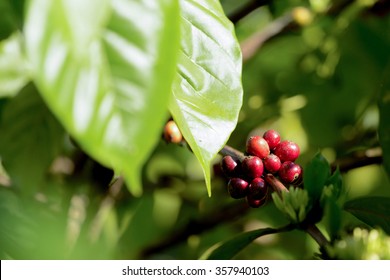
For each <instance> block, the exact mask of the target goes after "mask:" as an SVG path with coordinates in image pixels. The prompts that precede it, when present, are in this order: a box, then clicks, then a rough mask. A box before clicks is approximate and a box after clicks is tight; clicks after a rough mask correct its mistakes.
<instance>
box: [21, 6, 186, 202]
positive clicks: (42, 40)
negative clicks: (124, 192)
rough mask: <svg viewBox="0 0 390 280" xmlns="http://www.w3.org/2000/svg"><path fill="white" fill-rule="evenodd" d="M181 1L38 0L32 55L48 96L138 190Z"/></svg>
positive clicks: (166, 81) (93, 151)
mask: <svg viewBox="0 0 390 280" xmlns="http://www.w3.org/2000/svg"><path fill="white" fill-rule="evenodd" d="M179 23H180V22H179V6H178V2H177V0H161V1H146V0H132V1H130V0H112V1H109V0H98V1H96V0H84V1H51V0H32V1H30V2H29V6H28V9H27V18H26V23H25V35H26V36H25V37H26V49H27V54H28V58H29V60H30V62H31V65H32V69H33V71H34V75H35V82H36V83H37V85H38V87H39V89H40V91H41V93H42V96H43V97H44V99H45V101H46V102H47V103H48V105H49V107H50V108H51V110H52V111H53V112H54V113H55V115H56V116H57V117H58V119H59V120H60V121H61V122H62V123H63V125H64V126H65V128H66V129H67V131H69V132H70V134H71V135H72V136H73V137H74V138H75V139H76V140H77V142H78V143H80V145H81V146H82V148H83V149H84V150H85V151H86V152H87V153H89V154H90V155H91V156H92V157H94V158H95V159H96V160H98V161H99V162H100V163H102V164H104V165H106V166H109V167H112V168H113V169H114V170H115V171H116V172H121V173H123V175H124V177H125V179H126V183H127V186H128V187H129V189H130V191H132V193H133V194H134V195H140V194H141V192H142V188H141V181H140V173H141V172H140V169H141V167H142V165H143V163H144V162H145V161H146V159H147V157H148V156H149V155H150V153H151V151H152V149H153V148H154V146H155V144H156V143H157V141H158V140H159V138H160V137H159V136H160V133H161V130H162V126H163V124H164V122H165V120H166V117H167V105H168V100H169V96H170V90H171V85H172V81H173V78H174V75H175V69H176V57H177V52H178V48H179V35H180V25H179Z"/></svg>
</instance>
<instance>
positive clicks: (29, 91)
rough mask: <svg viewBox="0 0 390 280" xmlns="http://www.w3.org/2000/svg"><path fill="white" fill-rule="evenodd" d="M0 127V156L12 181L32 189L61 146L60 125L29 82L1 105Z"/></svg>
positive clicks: (30, 190) (34, 189) (41, 182)
mask: <svg viewBox="0 0 390 280" xmlns="http://www.w3.org/2000/svg"><path fill="white" fill-rule="evenodd" d="M0 131H1V133H0V156H1V159H2V163H3V165H4V167H5V169H6V171H7V173H8V174H9V175H10V177H11V181H12V183H13V184H14V185H15V186H17V187H19V188H20V189H21V190H22V191H23V192H25V193H30V194H31V193H33V192H34V191H36V190H37V188H39V187H42V184H43V182H44V180H45V175H46V172H47V169H48V167H49V166H50V164H51V163H52V161H53V159H54V158H55V156H56V155H58V153H59V151H60V149H61V147H62V144H63V139H64V135H65V133H64V131H63V128H62V126H61V125H60V124H59V123H58V121H57V120H56V119H55V118H54V116H53V115H52V113H51V112H50V111H49V109H48V108H47V106H46V104H45V103H44V102H43V100H42V98H41V97H40V96H39V94H38V92H37V91H36V88H35V87H34V86H33V85H32V84H29V85H27V86H26V87H25V88H24V89H23V90H22V91H21V92H20V93H19V94H18V95H17V96H16V97H14V98H12V99H11V100H10V101H9V102H8V103H6V104H5V105H4V108H3V114H2V116H1V123H0Z"/></svg>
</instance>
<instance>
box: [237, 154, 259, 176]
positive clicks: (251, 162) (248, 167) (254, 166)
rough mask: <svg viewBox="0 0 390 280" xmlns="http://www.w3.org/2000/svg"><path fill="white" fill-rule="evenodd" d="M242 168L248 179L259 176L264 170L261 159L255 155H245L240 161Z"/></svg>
mask: <svg viewBox="0 0 390 280" xmlns="http://www.w3.org/2000/svg"><path fill="white" fill-rule="evenodd" d="M242 170H243V172H244V174H245V175H246V176H247V177H248V178H250V179H254V178H257V177H260V176H261V175H262V174H263V171H264V165H263V161H262V160H261V159H260V158H259V157H256V156H247V157H245V159H244V160H243V161H242Z"/></svg>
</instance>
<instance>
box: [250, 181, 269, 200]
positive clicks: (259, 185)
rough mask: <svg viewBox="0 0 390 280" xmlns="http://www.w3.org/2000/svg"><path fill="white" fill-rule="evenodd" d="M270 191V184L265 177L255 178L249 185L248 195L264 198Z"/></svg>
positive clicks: (254, 197)
mask: <svg viewBox="0 0 390 280" xmlns="http://www.w3.org/2000/svg"><path fill="white" fill-rule="evenodd" d="M267 193H268V186H267V185H266V183H265V182H264V179H263V178H255V179H253V180H252V181H251V182H250V184H249V186H248V196H250V197H251V198H253V199H256V200H259V199H263V198H264V197H265V196H266V195H267Z"/></svg>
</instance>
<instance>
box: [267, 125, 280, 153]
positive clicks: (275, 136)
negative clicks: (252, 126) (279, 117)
mask: <svg viewBox="0 0 390 280" xmlns="http://www.w3.org/2000/svg"><path fill="white" fill-rule="evenodd" d="M263 138H264V140H265V141H267V143H268V146H269V148H270V150H273V149H275V148H276V146H277V145H278V144H279V143H280V135H279V133H278V132H277V131H275V130H273V129H270V130H267V131H266V132H264V134H263Z"/></svg>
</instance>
